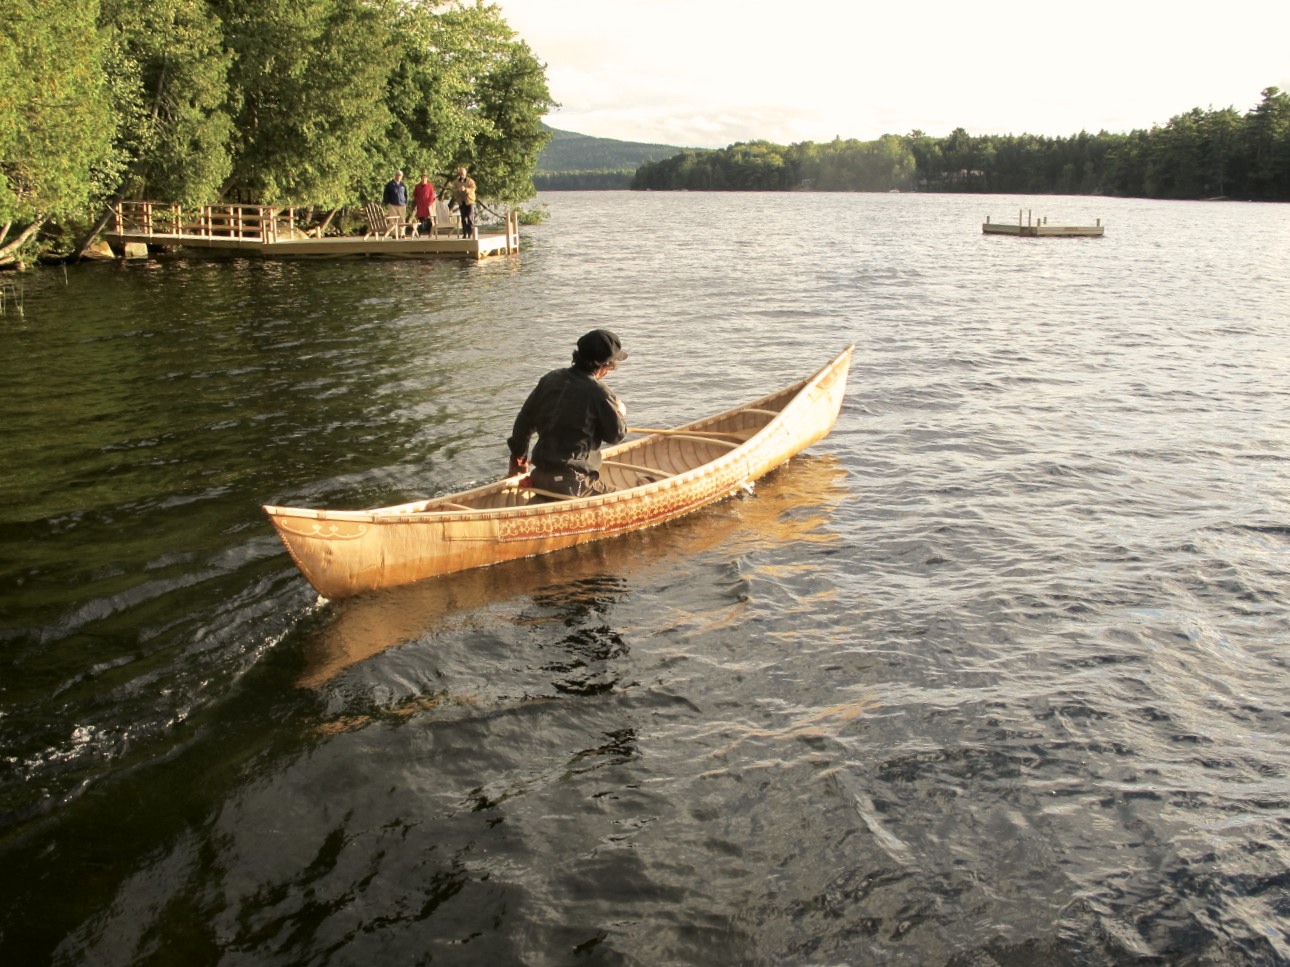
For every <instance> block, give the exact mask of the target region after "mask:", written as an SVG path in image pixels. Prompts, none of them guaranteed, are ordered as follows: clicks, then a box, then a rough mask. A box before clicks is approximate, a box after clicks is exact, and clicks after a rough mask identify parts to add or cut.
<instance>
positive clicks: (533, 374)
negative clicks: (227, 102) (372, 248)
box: [0, 193, 1290, 967]
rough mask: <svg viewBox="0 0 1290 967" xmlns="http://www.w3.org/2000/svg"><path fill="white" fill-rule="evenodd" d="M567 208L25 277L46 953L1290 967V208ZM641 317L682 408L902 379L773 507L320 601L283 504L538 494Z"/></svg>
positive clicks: (21, 956) (8, 407) (19, 753)
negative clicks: (333, 256) (1076, 233)
mask: <svg viewBox="0 0 1290 967" xmlns="http://www.w3.org/2000/svg"><path fill="white" fill-rule="evenodd" d="M548 201H549V203H550V205H551V209H552V219H551V221H550V222H549V223H548V224H547V225H545V226H543V227H541V228H539V229H536V230H533V231H530V232H529V233H527V235H526V237H525V251H524V253H523V254H522V255H521V257H520V258H518V259H506V260H497V261H492V262H487V263H483V264H477V265H467V264H456V263H432V264H421V263H414V262H379V261H373V262H363V261H355V262H330V263H329V262H301V263H260V262H246V261H228V262H220V263H204V262H187V261H182V260H170V261H164V262H158V263H148V264H129V265H122V266H117V265H111V266H89V267H83V268H78V269H74V270H69V272H68V273H67V275H66V276H65V277H64V275H63V273H62V272H61V271H57V272H47V273H37V274H34V275H30V276H27V277H24V278H22V279H21V280H18V281H19V282H20V284H21V285H22V287H23V314H22V315H21V316H19V315H17V314H16V312H14V311H13V307H12V304H10V305H9V311H8V312H6V314H5V315H4V316H2V317H0V338H2V339H3V340H4V342H5V346H6V349H7V352H6V353H5V354H3V358H2V359H0V401H2V402H3V412H4V413H5V416H6V424H7V425H6V433H5V441H6V446H5V459H4V461H3V464H2V465H0V869H3V876H2V877H0V963H3V964H5V965H8V964H15V965H28V964H31V965H38V964H60V965H64V964H65V965H72V964H76V965H79V964H90V963H93V964H104V965H116V964H121V965H126V964H129V965H135V964H158V965H161V964H183V965H196V964H239V965H240V964H264V965H288V964H290V965H294V964H367V963H386V964H419V963H436V964H439V963H463V964H475V963H478V964H490V965H491V964H564V963H571V964H575V963H576V964H651V965H653V964H736V963H738V964H743V963H747V964H785V963H794V964H797V963H801V964H838V963H850V964H857V963H874V964H920V965H921V964H945V965H969V964H970V965H974V967H976V965H986V964H1004V965H1007V964H1021V963H1025V964H1031V963H1044V964H1139V963H1170V964H1189V963H1194V964H1201V963H1206V964H1209V963H1223V964H1271V963H1282V962H1286V961H1287V960H1290V939H1288V938H1287V937H1286V936H1285V927H1284V921H1285V911H1286V909H1287V904H1290V895H1288V894H1287V884H1286V880H1285V873H1284V871H1285V869H1286V866H1287V858H1288V857H1290V844H1288V843H1287V838H1286V825H1285V824H1286V819H1287V816H1290V783H1288V782H1287V769H1288V768H1290V757H1288V756H1287V754H1286V748H1287V746H1286V737H1287V732H1286V724H1285V722H1286V719H1285V709H1286V707H1287V705H1290V691H1288V690H1287V687H1286V679H1285V674H1286V666H1285V653H1286V646H1287V644H1290V617H1288V615H1290V612H1288V611H1287V607H1286V602H1287V594H1288V589H1290V490H1287V487H1286V483H1285V481H1286V479H1287V474H1286V469H1287V467H1288V466H1290V417H1288V416H1287V414H1290V396H1288V395H1287V393H1288V391H1287V389H1286V387H1287V386H1288V385H1290V372H1288V371H1287V365H1288V364H1287V360H1290V341H1288V339H1290V337H1287V332H1288V331H1290V315H1288V314H1287V309H1286V306H1287V305H1290V282H1288V281H1287V280H1290V211H1287V210H1285V209H1284V208H1279V207H1275V206H1238V205H1194V204H1176V205H1174V204H1161V203H1146V202H1125V201H1110V200H1094V202H1095V203H1096V210H1089V209H1088V208H1087V206H1088V205H1089V204H1090V200H1089V199H1008V200H998V201H997V203H996V206H995V208H994V209H993V213H994V214H995V216H996V220H998V219H999V218H1002V217H1003V216H1004V215H1006V214H1007V212H1008V210H1009V209H1013V210H1015V208H1016V207H1018V205H1022V206H1024V207H1031V208H1034V209H1035V210H1036V212H1037V213H1038V212H1040V211H1042V212H1043V213H1044V214H1046V215H1048V216H1050V218H1051V220H1052V221H1054V222H1058V221H1068V222H1088V221H1091V220H1092V218H1094V217H1100V218H1102V219H1103V221H1104V222H1105V223H1106V224H1107V225H1108V234H1107V237H1106V238H1104V239H1096V240H1089V239H1075V240H1021V239H998V238H988V239H987V238H984V237H982V236H981V235H980V228H979V226H980V222H982V221H984V216H985V215H986V214H990V213H991V212H990V211H987V210H979V209H980V205H981V199H975V198H936V197H918V196H885V195H884V196H840V197H828V196H816V195H811V196H803V197H796V196H795V197H794V199H793V207H794V212H795V219H794V221H793V224H792V225H791V226H787V227H782V228H780V229H777V230H775V231H772V230H770V229H768V227H767V226H768V225H772V226H774V225H778V226H784V225H785V223H784V221H783V220H782V219H780V220H769V221H768V219H767V218H766V212H767V209H768V208H770V207H772V206H780V205H782V196H761V195H713V196H706V195H705V196H696V195H666V196H665V195H651V194H645V195H641V194H624V193H603V194H593V193H587V194H582V193H570V194H554V195H552V196H551V197H550V198H549V199H548ZM987 201H989V199H987ZM696 224H697V225H701V226H702V230H701V231H696V230H695V225H696ZM601 325H603V326H608V327H610V328H613V329H615V330H617V331H618V332H619V333H620V334H622V336H623V338H624V342H625V343H626V344H627V348H628V350H629V351H630V352H631V354H632V357H631V359H630V360H629V361H628V363H627V364H626V365H624V367H623V368H622V369H621V370H620V371H619V372H618V373H616V374H615V375H614V377H613V383H614V387H615V389H616V390H617V391H618V392H619V393H620V394H621V395H622V396H623V397H624V398H625V399H626V400H627V402H628V405H629V412H630V419H631V421H632V422H633V423H635V424H637V425H668V424H674V423H677V422H680V421H682V420H685V419H690V418H694V417H697V416H699V415H702V414H704V413H706V412H711V411H715V410H717V409H723V408H726V407H728V406H730V405H734V404H736V403H739V402H742V401H744V400H746V399H751V398H753V397H755V396H758V395H761V394H762V393H765V392H767V391H769V390H770V389H773V388H776V387H778V386H780V385H783V384H786V383H787V382H789V381H791V380H792V379H795V378H797V377H799V376H802V375H805V374H807V373H808V372H810V371H812V370H814V369H815V368H816V367H817V366H818V365H820V364H821V363H823V362H824V361H825V360H826V359H828V358H829V357H831V356H832V355H833V354H834V353H835V352H836V351H838V350H839V349H840V348H841V347H842V346H844V345H846V344H847V343H849V342H855V343H856V344H857V357H856V365H855V367H854V369H853V375H852V380H851V386H850V389H849V393H848V398H847V401H846V404H845V406H844V409H843V414H842V417H841V419H840V420H839V423H838V426H837V428H836V430H835V431H834V433H833V435H832V436H830V437H829V438H828V439H827V440H826V441H824V442H822V443H821V444H819V445H817V446H816V447H815V448H813V450H812V451H811V453H810V455H808V456H806V457H803V458H801V459H799V460H795V461H794V462H793V463H792V464H791V465H790V466H789V467H787V468H785V469H784V470H782V471H780V472H778V473H776V474H774V475H772V476H771V477H770V478H768V479H767V480H765V481H763V482H762V484H761V485H759V488H758V493H757V495H756V496H755V497H751V498H741V499H737V500H733V501H729V502H727V503H724V504H722V505H719V506H717V507H715V508H711V509H709V510H706V511H703V512H701V513H699V514H697V515H695V516H694V517H692V518H689V519H686V520H682V521H678V522H674V523H673V524H670V525H667V526H665V527H662V528H658V529H656V530H653V531H649V532H645V533H643V534H637V535H632V536H630V537H627V538H624V539H622V540H618V541H614V542H610V543H606V544H603V545H599V546H595V547H588V548H582V549H579V550H576V551H574V552H570V553H567V554H560V555H553V556H550V557H547V558H542V559H537V560H533V561H522V562H514V563H513V564H511V565H506V566H504V567H499V568H494V569H487V570H484V571H480V572H476V573H473V574H464V575H457V576H454V577H451V578H448V579H444V580H441V581H434V582H428V583H426V584H424V585H420V586H416V587H411V588H405V589H399V590H396V591H391V592H386V593H381V594H375V595H370V596H366V597H362V598H359V599H354V600H351V601H346V602H337V603H328V602H321V601H319V600H318V599H317V596H316V595H315V594H314V593H313V592H312V590H311V589H310V588H309V587H308V586H307V585H306V584H305V583H304V581H303V580H302V579H301V578H300V577H299V575H298V574H297V572H296V571H295V569H294V567H293V566H292V565H291V562H290V561H289V559H288V558H287V556H286V554H285V552H284V551H283V550H282V548H281V545H280V544H279V543H278V542H277V540H276V538H275V537H274V536H273V534H272V532H271V529H270V528H269V526H268V524H267V521H266V520H265V519H264V517H263V515H262V513H261V512H260V505H261V504H263V503H303V504H307V505H316V506H328V507H361V506H370V505H375V504H386V503H393V502H396V501H402V500H407V499H412V498H413V497H416V496H421V495H428V494H432V493H439V492H445V491H449V490H455V489H460V488H461V487H463V486H466V485H469V484H472V483H477V482H481V481H483V480H486V479H491V478H492V477H494V476H496V475H498V474H500V473H501V472H502V471H503V470H504V468H505V460H506V450H505V445H504V443H503V440H504V438H505V436H506V435H507V433H508V431H509V428H510V421H511V419H512V418H513V416H514V413H515V410H516V408H517V407H518V405H519V403H520V402H521V401H522V400H523V397H524V395H525V394H526V393H527V391H528V389H529V388H530V387H531V385H532V384H533V382H534V381H535V380H536V378H537V377H538V376H539V375H540V374H541V373H542V372H544V371H545V370H546V369H549V368H551V367H553V366H556V365H561V364H563V363H564V362H565V361H566V359H567V357H568V353H569V351H570V349H571V347H572V343H573V340H574V339H576V337H577V336H578V335H579V334H581V333H582V332H583V331H585V330H586V329H589V328H592V327H594V326H601Z"/></svg>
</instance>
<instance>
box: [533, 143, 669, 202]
mask: <svg viewBox="0 0 1290 967" xmlns="http://www.w3.org/2000/svg"><path fill="white" fill-rule="evenodd" d="M547 130H549V131H550V132H551V140H550V142H549V143H548V144H547V146H546V147H545V148H543V149H542V153H541V154H540V155H538V162H537V169H536V171H535V172H534V174H533V184H534V185H536V186H537V188H538V190H539V191H559V190H561V189H575V188H578V189H586V188H628V187H630V186H631V181H632V175H634V174H635V173H636V169H637V168H639V167H640V166H641V165H642V164H644V163H645V162H646V161H662V160H663V159H664V158H670V157H672V156H673V155H676V154H679V153H680V152H682V151H685V150H687V149H685V148H680V147H677V146H676V145H671V144H644V143H642V142H639V141H615V140H614V139H613V138H593V137H591V136H590V135H586V134H575V133H574V132H572V131H560V130H558V129H556V128H548V129H547Z"/></svg>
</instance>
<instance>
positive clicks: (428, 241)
mask: <svg viewBox="0 0 1290 967" xmlns="http://www.w3.org/2000/svg"><path fill="white" fill-rule="evenodd" d="M103 238H104V240H105V241H106V242H107V243H108V245H110V246H111V247H112V250H113V252H114V253H116V254H123V253H124V254H128V253H130V252H131V250H132V249H133V250H134V251H138V248H139V246H147V247H148V248H149V249H153V248H184V249H198V250H207V251H211V250H220V251H223V252H227V253H229V254H241V255H255V256H261V257H264V258H308V257H314V258H355V257H358V258H373V257H377V258H405V259H423V258H458V259H476V260H478V259H484V258H488V257H489V256H493V255H513V254H515V253H516V252H518V251H519V250H520V221H519V215H518V213H516V212H509V213H508V214H507V216H506V224H505V226H504V228H503V230H502V231H501V232H494V233H487V232H485V233H480V234H479V236H478V237H477V238H460V237H458V236H457V235H456V234H452V235H447V234H439V233H435V234H431V235H403V236H399V237H396V236H395V234H394V233H392V232H390V233H376V232H368V233H367V234H366V235H333V236H325V237H322V238H319V237H311V236H309V235H308V234H306V233H305V232H303V231H301V230H300V229H299V228H298V227H297V223H296V213H295V209H294V208H279V207H275V206H270V205H205V206H202V207H201V208H182V207H180V206H179V205H165V204H159V203H156V202H147V201H134V202H118V203H116V204H115V205H113V206H112V218H111V221H110V222H109V225H108V228H107V230H106V231H104V232H103Z"/></svg>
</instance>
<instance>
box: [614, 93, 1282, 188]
mask: <svg viewBox="0 0 1290 967" xmlns="http://www.w3.org/2000/svg"><path fill="white" fill-rule="evenodd" d="M1262 96H1263V99H1262V101H1261V102H1260V103H1259V104H1258V105H1257V106H1256V107H1254V108H1252V109H1251V110H1249V111H1247V112H1246V113H1245V114H1240V113H1238V112H1237V111H1236V110H1235V109H1234V108H1230V107H1229V108H1224V109H1222V110H1213V109H1210V110H1201V109H1199V108H1196V109H1194V110H1192V111H1189V112H1188V113H1186V114H1180V115H1178V116H1176V117H1174V118H1171V119H1170V120H1169V121H1168V123H1166V124H1164V125H1163V126H1157V127H1153V128H1152V129H1151V130H1149V131H1141V130H1139V131H1132V132H1130V133H1128V134H1110V133H1107V132H1105V131H1103V132H1101V133H1099V134H1088V133H1086V132H1081V133H1079V134H1077V135H1074V136H1072V137H1068V138H1060V137H1058V138H1050V137H1040V136H1036V135H1029V134H1022V135H983V136H979V137H974V136H972V135H970V134H968V133H967V132H966V131H964V130H963V129H962V128H959V129H958V130H956V131H954V132H953V133H952V134H950V135H949V136H948V137H943V138H937V137H931V136H929V135H927V134H924V133H923V132H921V131H914V132H913V133H911V134H909V135H905V136H900V135H891V134H888V135H883V136H882V137H881V138H879V139H878V140H876V141H856V140H843V139H841V138H839V139H836V140H834V141H831V142H829V143H827V144H816V143H814V142H809V141H806V142H802V143H801V144H794V145H789V146H787V147H785V146H781V145H776V144H771V143H770V142H768V141H753V142H748V143H741V144H734V145H731V146H729V147H727V148H721V149H717V150H711V151H683V152H681V153H679V154H676V155H674V156H673V157H670V158H667V159H665V160H663V161H656V162H648V163H646V164H643V165H641V167H640V168H638V169H637V171H636V175H635V177H634V178H633V179H632V183H631V186H632V188H634V189H639V190H650V189H652V190H667V189H688V190H691V191H704V190H708V191H782V190H790V189H814V190H817V191H892V190H897V191H958V192H1015V193H1018V194H1088V195H1094V194H1097V195H1122V196H1134V197H1142V198H1171V199H1197V198H1219V197H1221V198H1240V199H1250V200H1257V201H1290V95H1287V94H1286V93H1285V92H1283V91H1281V90H1279V89H1278V88H1276V87H1269V88H1267V89H1265V90H1264V91H1263V92H1262Z"/></svg>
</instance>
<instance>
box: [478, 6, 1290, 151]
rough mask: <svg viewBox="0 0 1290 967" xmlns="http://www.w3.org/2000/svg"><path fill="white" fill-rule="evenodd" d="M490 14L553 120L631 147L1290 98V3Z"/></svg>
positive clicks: (1088, 127)
mask: <svg viewBox="0 0 1290 967" xmlns="http://www.w3.org/2000/svg"><path fill="white" fill-rule="evenodd" d="M492 2H493V3H494V5H495V6H497V7H498V8H500V10H501V12H502V16H503V17H504V19H505V20H506V21H507V23H509V24H510V26H511V27H512V29H514V30H515V31H516V32H517V33H518V34H519V36H520V37H521V38H522V39H523V40H525V41H526V42H527V43H528V45H529V47H531V48H532V50H533V53H534V54H535V55H536V56H537V58H538V59H539V60H540V61H542V62H543V63H544V64H546V66H547V81H548V84H549V85H550V88H551V95H552V97H553V98H554V99H555V100H556V101H557V102H559V104H560V107H559V108H557V109H556V110H555V111H553V112H552V113H551V114H550V115H549V116H548V117H547V119H546V120H547V123H548V124H549V125H551V126H552V127H554V128H559V129H560V130H563V131H574V132H577V133H579V134H588V135H592V136H594V137H602V138H614V139H617V140H620V141H640V142H645V143H649V144H668V145H678V146H683V147H695V148H718V147H725V146H726V145H730V144H734V143H735V142H738V141H753V140H766V141H772V142H775V143H777V144H795V143H797V142H800V141H816V142H824V141H831V140H833V139H834V138H835V137H841V138H856V139H859V140H862V141H872V140H874V139H876V138H878V137H880V136H881V135H883V134H908V133H910V132H911V131H914V130H921V131H923V132H924V133H926V134H929V135H933V136H937V137H943V136H945V135H948V134H950V133H951V132H952V131H953V130H954V129H955V128H960V127H961V128H964V129H966V130H967V132H968V133H969V134H973V135H984V134H1022V133H1029V134H1041V135H1049V136H1053V137H1057V136H1070V135H1073V134H1078V133H1079V132H1080V131H1088V132H1090V133H1097V132H1098V131H1103V130H1105V131H1110V132H1127V131H1131V130H1135V129H1149V128H1151V127H1152V126H1153V125H1157V124H1160V125H1163V124H1165V123H1166V122H1167V121H1168V120H1169V119H1170V118H1171V117H1174V116H1175V115H1178V114H1184V113H1186V112H1187V111H1190V110H1191V109H1192V108H1197V107H1198V108H1202V109H1206V110H1208V109H1211V108H1212V109H1221V108H1226V107H1234V108H1235V109H1236V110H1237V111H1238V112H1239V113H1241V114H1244V113H1245V112H1247V111H1249V110H1250V109H1252V108H1254V107H1256V106H1257V105H1258V104H1259V102H1260V101H1261V100H1262V91H1263V89H1264V88H1267V87H1270V86H1276V87H1279V88H1281V89H1282V90H1287V91H1290V0H1218V2H1213V3H1205V4H1203V5H1202V4H1198V3H1188V2H1186V0H1183V2H1178V0H1174V2H1170V3H1165V2H1162V0H1083V2H1081V0H1074V2H1069V3H1055V2H1052V0H1025V2H1019V0H977V2H973V0H952V2H951V0H920V2H916V3H910V2H901V0H884V2H882V3H874V2H872V0H780V2H777V3H770V4H757V3H755V2H750V0H492Z"/></svg>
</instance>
